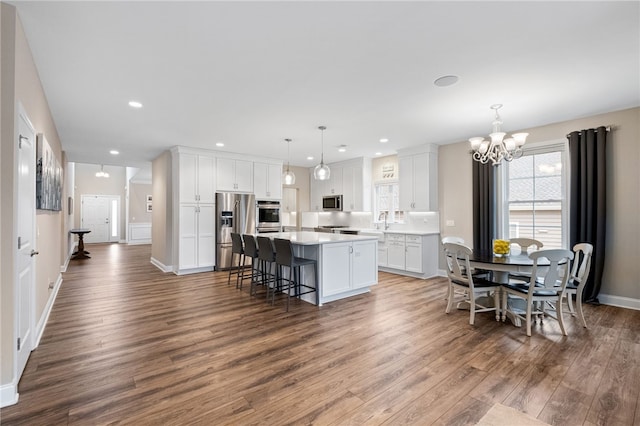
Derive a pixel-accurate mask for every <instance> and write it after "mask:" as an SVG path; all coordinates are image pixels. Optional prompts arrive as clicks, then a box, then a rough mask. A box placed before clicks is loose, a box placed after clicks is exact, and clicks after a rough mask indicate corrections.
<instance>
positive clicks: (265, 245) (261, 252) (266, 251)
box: [257, 237, 276, 262]
mask: <svg viewBox="0 0 640 426" xmlns="http://www.w3.org/2000/svg"><path fill="white" fill-rule="evenodd" d="M257 240H258V259H260V260H266V261H267V262H275V260H276V254H275V252H274V249H273V242H272V241H271V238H268V237H257Z"/></svg>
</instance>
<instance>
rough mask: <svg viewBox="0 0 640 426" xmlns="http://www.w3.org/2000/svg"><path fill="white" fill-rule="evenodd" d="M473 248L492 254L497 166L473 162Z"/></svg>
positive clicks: (494, 229)
mask: <svg viewBox="0 0 640 426" xmlns="http://www.w3.org/2000/svg"><path fill="white" fill-rule="evenodd" d="M472 162H473V168H472V174H473V248H474V249H475V250H481V251H486V252H489V253H490V252H491V251H492V250H493V246H492V245H493V239H494V237H495V231H496V214H497V211H496V191H495V174H496V172H495V166H492V165H490V164H482V163H479V162H478V161H473V160H472Z"/></svg>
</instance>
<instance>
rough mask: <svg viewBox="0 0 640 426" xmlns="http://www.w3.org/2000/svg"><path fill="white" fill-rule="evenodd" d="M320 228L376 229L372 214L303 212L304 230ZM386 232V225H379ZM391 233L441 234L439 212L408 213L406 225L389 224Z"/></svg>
mask: <svg viewBox="0 0 640 426" xmlns="http://www.w3.org/2000/svg"><path fill="white" fill-rule="evenodd" d="M318 226H347V227H349V228H355V229H375V228H376V224H375V223H374V222H373V213H370V212H303V213H302V228H315V227H318ZM378 228H379V229H380V230H384V224H382V223H380V224H378ZM389 230H391V231H407V232H411V231H420V232H436V233H437V232H440V214H439V212H408V213H406V214H405V222H404V223H391V224H389Z"/></svg>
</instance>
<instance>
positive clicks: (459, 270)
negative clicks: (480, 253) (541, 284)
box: [443, 243, 501, 325]
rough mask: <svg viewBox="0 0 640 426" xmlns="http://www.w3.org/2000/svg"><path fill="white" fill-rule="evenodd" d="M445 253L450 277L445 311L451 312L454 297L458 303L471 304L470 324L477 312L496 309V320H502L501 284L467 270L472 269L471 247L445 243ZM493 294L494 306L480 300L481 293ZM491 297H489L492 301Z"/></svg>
mask: <svg viewBox="0 0 640 426" xmlns="http://www.w3.org/2000/svg"><path fill="white" fill-rule="evenodd" d="M443 246H444V253H445V256H446V257H447V262H446V263H447V277H448V278H449V295H448V300H447V308H446V310H445V312H446V313H447V314H448V313H449V312H451V308H452V306H453V303H454V299H456V298H457V301H458V303H463V302H466V303H468V304H469V324H471V325H474V323H475V317H476V312H489V311H495V313H496V321H500V289H501V287H500V284H498V283H494V282H491V281H488V280H486V279H484V278H480V277H475V276H474V275H473V274H467V273H466V272H465V271H471V265H470V264H469V256H470V255H471V253H472V251H471V249H470V248H469V247H467V246H464V245H462V244H457V243H444V244H443ZM488 294H489V295H491V296H493V306H489V304H486V305H485V304H481V303H484V302H482V301H481V300H479V296H481V295H488ZM490 300H491V299H489V301H490Z"/></svg>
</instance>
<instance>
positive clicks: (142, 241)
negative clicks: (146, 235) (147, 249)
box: [127, 240, 151, 246]
mask: <svg viewBox="0 0 640 426" xmlns="http://www.w3.org/2000/svg"><path fill="white" fill-rule="evenodd" d="M141 244H151V240H137V241H129V242H128V243H127V245H130V246H137V245H141Z"/></svg>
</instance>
